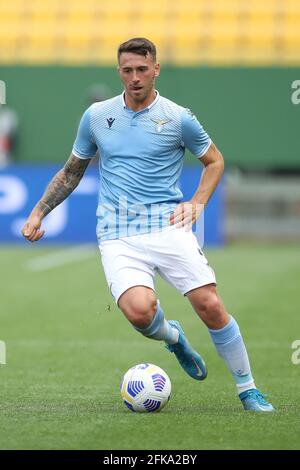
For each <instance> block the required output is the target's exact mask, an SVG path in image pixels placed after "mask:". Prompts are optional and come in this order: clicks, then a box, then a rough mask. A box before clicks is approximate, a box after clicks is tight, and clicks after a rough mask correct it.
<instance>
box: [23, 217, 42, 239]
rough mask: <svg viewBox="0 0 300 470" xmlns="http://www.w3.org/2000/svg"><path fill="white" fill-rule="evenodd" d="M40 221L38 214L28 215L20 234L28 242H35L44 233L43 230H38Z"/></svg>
mask: <svg viewBox="0 0 300 470" xmlns="http://www.w3.org/2000/svg"><path fill="white" fill-rule="evenodd" d="M41 224H42V221H41V219H40V218H39V217H38V216H30V217H28V219H27V221H26V224H25V225H24V227H23V229H22V235H23V236H24V237H25V238H26V239H27V240H28V241H29V242H37V241H38V240H39V239H40V238H42V236H43V235H44V233H45V230H40V227H41Z"/></svg>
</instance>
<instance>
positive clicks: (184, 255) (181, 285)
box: [157, 228, 216, 295]
mask: <svg viewBox="0 0 300 470" xmlns="http://www.w3.org/2000/svg"><path fill="white" fill-rule="evenodd" d="M161 243H162V246H161V247H160V249H159V256H157V263H158V272H159V273H160V275H161V276H162V277H163V278H164V279H165V280H166V281H167V282H169V283H170V284H171V285H172V286H174V287H175V288H176V289H177V290H178V291H179V292H181V293H182V294H183V295H185V294H186V293H187V292H189V291H191V290H192V289H196V288H198V287H202V286H205V285H208V284H212V285H216V277H215V273H214V271H213V269H212V268H211V266H210V265H209V263H208V261H207V259H206V257H205V255H204V253H203V251H202V249H201V248H200V246H199V244H198V241H197V238H196V237H195V235H194V234H193V233H192V231H188V232H187V231H185V229H184V228H178V229H177V228H176V229H174V230H170V231H168V232H166V233H165V234H163V237H162V241H161Z"/></svg>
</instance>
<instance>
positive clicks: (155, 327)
mask: <svg viewBox="0 0 300 470" xmlns="http://www.w3.org/2000/svg"><path fill="white" fill-rule="evenodd" d="M134 328H135V329H136V330H137V331H139V332H140V333H142V335H144V336H147V338H151V339H156V340H163V341H165V342H166V343H168V344H175V343H177V342H178V336H179V332H178V330H177V329H176V328H173V327H172V326H171V325H170V323H168V322H167V320H166V319H165V315H164V312H163V310H162V309H161V307H160V304H159V301H157V310H156V313H155V315H154V317H153V320H152V322H151V323H150V325H149V326H147V328H137V327H136V326H135V327H134Z"/></svg>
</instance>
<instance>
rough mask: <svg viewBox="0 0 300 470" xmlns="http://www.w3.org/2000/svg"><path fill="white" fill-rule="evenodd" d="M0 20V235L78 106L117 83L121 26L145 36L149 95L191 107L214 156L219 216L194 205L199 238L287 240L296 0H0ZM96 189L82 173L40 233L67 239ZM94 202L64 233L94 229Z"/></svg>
mask: <svg viewBox="0 0 300 470" xmlns="http://www.w3.org/2000/svg"><path fill="white" fill-rule="evenodd" d="M0 23H1V25H0V70H1V72H0V80H2V82H4V83H5V85H6V100H5V101H6V104H2V105H1V107H0V113H1V114H0V154H1V155H0V168H1V169H0V175H1V176H0V240H3V241H10V240H11V239H14V240H16V239H18V238H19V234H18V232H19V228H20V224H21V223H22V221H23V219H24V217H25V214H27V213H28V210H29V209H30V207H31V205H32V204H33V203H34V202H35V201H36V199H37V198H38V197H39V196H40V195H41V192H42V190H43V189H44V187H45V184H46V183H47V181H48V179H49V177H51V176H52V174H53V173H55V171H56V170H57V168H58V167H59V166H60V165H62V164H63V162H64V161H65V160H66V158H67V157H68V156H69V153H70V150H71V148H72V143H73V141H74V138H75V135H76V129H77V125H78V121H79V119H80V116H81V114H82V112H83V111H84V109H85V108H86V107H88V106H89V104H90V103H92V102H93V101H101V100H103V99H107V98H109V97H111V96H114V95H115V94H119V93H120V92H121V90H122V86H121V83H120V81H119V78H118V75H117V72H116V50H117V47H118V45H119V44H120V43H121V42H123V41H125V40H127V39H128V38H130V37H134V36H143V37H148V38H149V39H151V40H152V41H153V42H154V43H155V44H156V45H157V49H158V60H159V62H160V63H161V66H162V73H161V76H160V77H159V79H158V81H157V88H158V89H159V91H160V93H161V94H162V95H164V96H166V97H168V98H170V99H172V100H174V101H176V102H178V103H179V104H181V105H183V106H185V107H189V108H191V109H192V110H193V112H194V113H195V114H196V115H197V117H198V119H199V120H200V121H201V122H202V124H203V126H204V127H205V128H206V129H207V131H208V132H209V134H210V135H211V137H212V139H213V140H214V142H215V143H216V145H217V146H218V147H219V148H220V149H221V151H222V152H223V154H224V157H225V161H226V176H225V178H224V181H223V188H222V189H223V190H222V194H221V192H220V194H218V195H216V196H217V197H216V205H217V206H218V207H219V209H217V210H220V219H222V221H219V223H218V224H217V225H214V221H215V216H216V212H215V210H212V214H211V215H210V214H209V213H208V214H207V229H206V230H207V233H206V241H207V243H208V244H210V243H212V244H216V243H223V242H224V241H225V240H227V241H230V240H233V239H241V238H250V239H254V238H258V239H261V238H264V239H268V240H270V239H276V240H278V239H280V240H282V239H289V240H290V239H293V240H295V239H296V240H299V238H300V184H299V182H300V139H299V131H300V129H299V123H300V69H299V65H300V2H299V0H286V1H284V2H282V1H281V0H265V1H264V2H261V1H260V0H227V1H224V0H214V1H210V2H207V1H204V0H192V1H190V2H185V0H176V1H173V0H172V1H171V0H151V1H150V0H149V1H148V0H145V1H142V2H139V3H138V4H137V3H136V2H134V1H133V0H114V1H113V2H102V1H99V0H85V1H84V2H83V1H82V0H65V1H64V2H61V1H60V0H44V1H43V2H41V1H38V0H11V1H9V2H7V1H4V0H1V1H0ZM2 94H3V93H2ZM2 103H3V99H2ZM11 164H13V165H18V166H13V167H10V166H9V165H11ZM55 164H58V166H55ZM193 164H195V165H196V164H197V162H195V160H194V159H193V157H192V156H191V155H187V157H186V165H187V166H191V165H193ZM29 166H30V168H29ZM46 167H47V168H46ZM33 174H34V184H32V183H33V181H32V175H33ZM192 174H193V172H192ZM196 180H197V178H196ZM196 180H195V184H196ZM182 184H183V187H185V183H184V181H183V182H182ZM187 186H188V187H189V184H188V185H187ZM96 193H97V181H96V180H95V179H94V178H93V175H92V174H90V178H86V179H85V181H84V182H83V183H82V185H81V188H80V189H78V192H77V198H76V196H75V195H74V196H72V198H70V201H71V202H70V201H69V202H68V203H66V205H65V206H67V205H68V207H66V208H65V210H64V208H61V209H58V210H57V214H56V216H55V218H56V219H57V220H56V222H55V221H53V220H52V222H51V220H50V222H49V226H50V229H48V241H55V240H58V241H63V240H66V241H68V240H69V241H72V236H70V233H69V234H68V228H67V226H66V223H65V222H66V221H67V220H70V218H71V223H72V224H73V223H76V218H74V220H73V219H72V207H73V206H72V204H73V203H74V204H76V201H77V204H78V207H77V208H75V209H74V212H75V213H76V214H78V211H80V214H81V217H84V213H83V212H82V211H83V209H82V207H88V204H87V199H86V198H88V197H91V198H92V199H91V201H95V197H96ZM217 199H218V200H217ZM82 201H84V202H82ZM82 204H83V205H82ZM94 208H95V203H94V206H93V208H92V212H91V213H90V212H89V211H88V214H87V217H86V219H87V223H88V224H89V226H88V227H89V229H88V230H87V231H86V232H85V233H83V234H82V236H81V235H80V234H78V233H77V235H76V237H75V232H76V231H77V230H76V226H75V227H74V225H73V229H72V233H73V238H74V237H75V238H76V240H75V238H74V240H73V241H88V239H89V238H90V239H92V240H93V239H94V229H93V223H94V219H93V216H92V215H93V213H94V212H93V211H94ZM66 211H67V213H66ZM207 212H209V210H208V211H207ZM211 216H212V218H213V220H212V221H211V220H210V218H211ZM77 220H78V217H77ZM89 221H90V222H89ZM47 223H48V222H47ZM81 227H82V225H81ZM79 228H80V227H79ZM91 230H92V231H91ZM77 232H78V231H77ZM57 237H58V238H57ZM45 240H46V239H45Z"/></svg>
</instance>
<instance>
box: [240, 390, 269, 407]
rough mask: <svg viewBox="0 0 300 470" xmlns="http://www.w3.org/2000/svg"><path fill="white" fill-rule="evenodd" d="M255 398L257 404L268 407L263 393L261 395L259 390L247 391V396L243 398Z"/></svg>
mask: <svg viewBox="0 0 300 470" xmlns="http://www.w3.org/2000/svg"><path fill="white" fill-rule="evenodd" d="M246 397H247V398H248V397H249V398H255V399H256V400H257V401H258V403H259V404H260V405H268V404H269V403H268V402H267V401H266V400H265V398H266V397H267V395H264V394H263V393H261V392H260V391H259V390H257V389H253V390H247V395H246V396H245V398H246Z"/></svg>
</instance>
